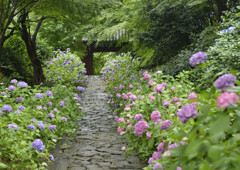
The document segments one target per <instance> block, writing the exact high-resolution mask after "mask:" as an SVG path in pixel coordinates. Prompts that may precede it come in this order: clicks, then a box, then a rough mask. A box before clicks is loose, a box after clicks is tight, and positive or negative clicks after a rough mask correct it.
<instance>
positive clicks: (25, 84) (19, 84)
mask: <svg viewBox="0 0 240 170" xmlns="http://www.w3.org/2000/svg"><path fill="white" fill-rule="evenodd" d="M17 86H18V87H22V88H25V87H27V86H28V84H27V83H25V82H23V81H20V82H19V83H18V85H17Z"/></svg>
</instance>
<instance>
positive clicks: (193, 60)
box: [189, 51, 207, 67]
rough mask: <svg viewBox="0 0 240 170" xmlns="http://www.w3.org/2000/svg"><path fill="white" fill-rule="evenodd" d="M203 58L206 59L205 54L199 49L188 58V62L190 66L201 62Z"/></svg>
mask: <svg viewBox="0 0 240 170" xmlns="http://www.w3.org/2000/svg"><path fill="white" fill-rule="evenodd" d="M205 60H207V54H205V53H204V52H201V51H200V52H197V53H195V54H193V55H192V57H191V58H190V59H189V63H190V65H191V66H192V67H195V66H196V65H197V64H200V63H203V62H204V61H205Z"/></svg>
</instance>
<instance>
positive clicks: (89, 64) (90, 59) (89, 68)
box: [83, 46, 94, 75]
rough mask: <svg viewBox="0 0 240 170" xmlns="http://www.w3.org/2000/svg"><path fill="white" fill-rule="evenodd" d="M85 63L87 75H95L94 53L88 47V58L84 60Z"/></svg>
mask: <svg viewBox="0 0 240 170" xmlns="http://www.w3.org/2000/svg"><path fill="white" fill-rule="evenodd" d="M83 62H84V63H85V68H86V71H87V75H93V73H94V70H93V52H92V51H91V48H90V47H89V46H87V52H86V56H85V57H84V59H83Z"/></svg>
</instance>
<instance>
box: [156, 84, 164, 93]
mask: <svg viewBox="0 0 240 170" xmlns="http://www.w3.org/2000/svg"><path fill="white" fill-rule="evenodd" d="M163 88H164V86H163V85H162V84H159V85H157V86H156V87H154V88H153V91H154V92H157V93H159V92H162V91H163Z"/></svg>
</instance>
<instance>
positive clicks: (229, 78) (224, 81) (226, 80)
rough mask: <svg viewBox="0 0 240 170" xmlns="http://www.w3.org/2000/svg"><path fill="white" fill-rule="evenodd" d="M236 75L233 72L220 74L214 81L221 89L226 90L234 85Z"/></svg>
mask: <svg viewBox="0 0 240 170" xmlns="http://www.w3.org/2000/svg"><path fill="white" fill-rule="evenodd" d="M235 81H236V77H235V76H233V75H232V74H224V75H222V76H220V77H219V78H218V79H217V80H216V81H215V83H214V86H215V87H216V88H217V89H219V90H225V89H226V88H228V87H231V86H234V83H235Z"/></svg>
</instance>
